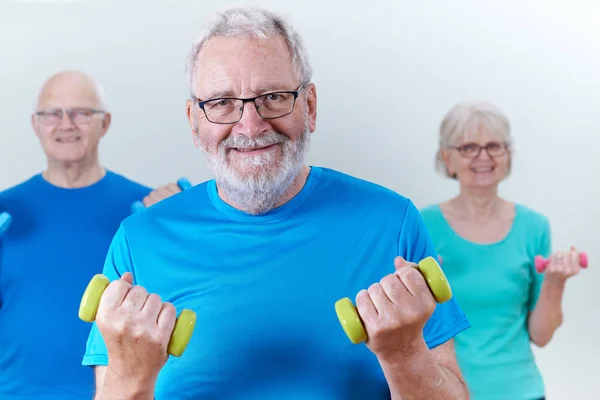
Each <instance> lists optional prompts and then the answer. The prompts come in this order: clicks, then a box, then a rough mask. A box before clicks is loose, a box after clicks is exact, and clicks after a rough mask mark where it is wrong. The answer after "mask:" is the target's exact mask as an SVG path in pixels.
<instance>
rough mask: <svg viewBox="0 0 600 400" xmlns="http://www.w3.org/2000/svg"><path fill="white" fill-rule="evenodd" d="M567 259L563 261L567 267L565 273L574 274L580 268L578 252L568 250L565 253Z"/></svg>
mask: <svg viewBox="0 0 600 400" xmlns="http://www.w3.org/2000/svg"><path fill="white" fill-rule="evenodd" d="M567 260H568V261H567V262H566V263H565V264H566V267H567V273H568V274H569V275H575V274H576V273H577V272H579V269H580V268H581V266H580V265H579V254H578V253H577V252H576V251H570V252H569V253H568V254H567Z"/></svg>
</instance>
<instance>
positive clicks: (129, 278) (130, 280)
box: [121, 272, 133, 285]
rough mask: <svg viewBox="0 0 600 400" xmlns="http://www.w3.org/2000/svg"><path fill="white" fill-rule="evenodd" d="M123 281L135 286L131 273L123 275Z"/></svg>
mask: <svg viewBox="0 0 600 400" xmlns="http://www.w3.org/2000/svg"><path fill="white" fill-rule="evenodd" d="M121 279H123V280H124V281H125V282H127V283H129V284H130V285H133V274H132V273H131V272H125V273H124V274H123V276H121Z"/></svg>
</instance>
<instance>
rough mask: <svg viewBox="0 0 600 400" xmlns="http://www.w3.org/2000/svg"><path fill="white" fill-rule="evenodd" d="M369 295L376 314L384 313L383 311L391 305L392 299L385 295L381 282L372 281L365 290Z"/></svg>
mask: <svg viewBox="0 0 600 400" xmlns="http://www.w3.org/2000/svg"><path fill="white" fill-rule="evenodd" d="M367 291H368V292H369V297H370V298H371V301H372V302H373V305H374V306H375V309H376V310H377V313H378V314H384V313H385V311H386V310H387V309H388V308H389V307H390V306H391V305H392V301H391V300H390V299H389V298H388V297H387V295H386V294H385V291H384V290H383V288H382V287H381V284H379V283H374V284H372V285H371V286H369V289H368V290H367Z"/></svg>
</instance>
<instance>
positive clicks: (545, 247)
mask: <svg viewBox="0 0 600 400" xmlns="http://www.w3.org/2000/svg"><path fill="white" fill-rule="evenodd" d="M550 254H552V234H551V230H550V222H549V221H548V219H547V218H544V219H543V222H542V225H541V234H540V235H539V242H538V245H537V247H536V251H535V255H540V256H542V257H544V258H548V257H550ZM531 275H532V278H533V279H532V280H531V288H530V290H529V310H530V311H533V309H534V308H535V306H536V304H537V300H538V297H539V296H540V291H541V290H542V283H543V282H544V273H543V272H542V273H539V272H537V271H536V269H535V263H534V262H533V260H532V263H531Z"/></svg>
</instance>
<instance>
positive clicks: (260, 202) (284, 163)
mask: <svg viewBox="0 0 600 400" xmlns="http://www.w3.org/2000/svg"><path fill="white" fill-rule="evenodd" d="M273 143H280V144H279V145H278V146H281V147H282V149H281V156H282V158H281V161H280V162H279V163H276V161H275V156H276V154H275V152H272V151H269V152H266V153H263V154H260V155H257V156H254V157H245V158H244V165H237V166H236V167H237V168H236V167H232V166H231V165H229V164H228V161H227V154H228V150H229V149H231V148H234V147H264V146H268V145H270V144H273ZM309 145H310V133H309V130H308V121H306V122H305V126H304V131H303V132H302V135H301V136H300V137H299V138H298V139H296V140H293V141H292V140H291V139H290V138H289V137H287V136H285V135H283V134H281V133H277V132H267V133H264V134H262V135H260V136H259V137H258V138H256V139H249V138H248V137H247V136H244V135H238V136H229V137H228V138H227V139H225V140H223V141H222V142H221V143H220V144H219V148H218V150H217V154H216V155H212V154H210V153H209V151H208V150H207V149H206V148H204V146H200V148H201V149H202V153H203V155H204V160H205V162H206V165H207V166H208V168H209V169H210V170H211V172H212V174H213V175H214V177H215V180H216V182H217V187H218V188H219V190H220V191H223V192H224V193H225V194H226V196H227V198H228V199H229V200H230V201H232V202H233V203H234V204H236V205H238V206H239V207H240V208H242V209H243V210H244V211H246V212H247V213H250V214H254V215H257V214H263V213H266V212H267V211H270V210H272V209H274V208H275V207H276V206H277V204H278V203H279V201H280V200H281V197H282V196H283V194H284V193H285V192H286V190H288V189H289V187H290V186H291V184H292V183H293V182H294V179H296V177H297V176H298V175H299V174H300V172H301V171H302V168H303V166H304V160H305V157H306V153H307V152H308V148H309ZM248 167H250V168H248ZM242 168H243V169H244V172H243V173H242V172H240V170H239V169H242Z"/></svg>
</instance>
